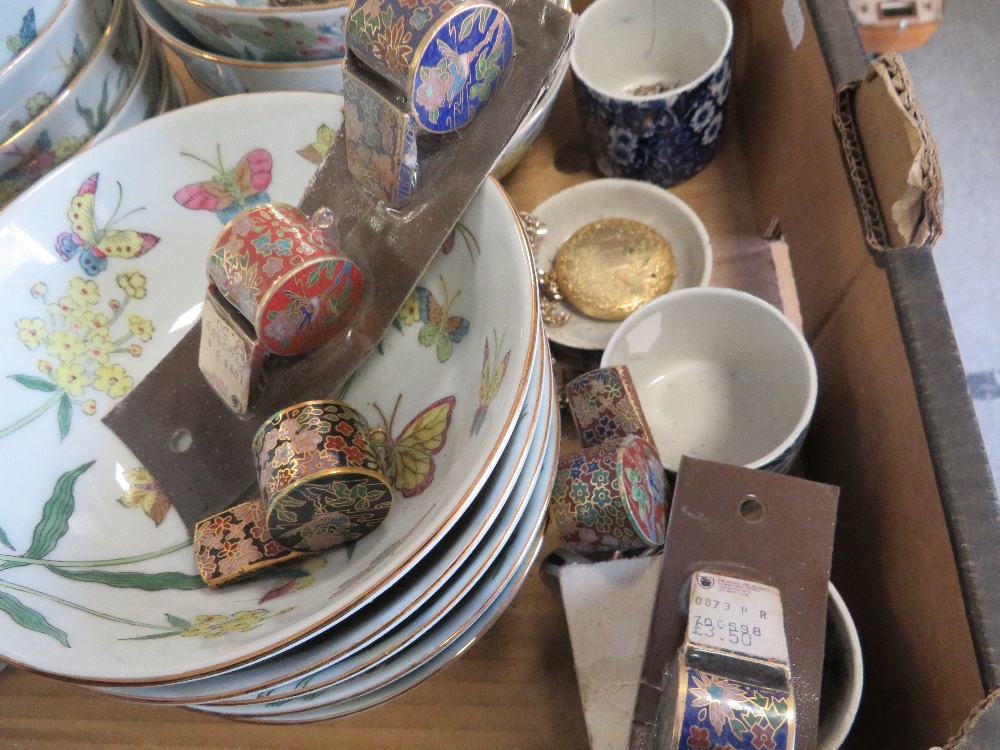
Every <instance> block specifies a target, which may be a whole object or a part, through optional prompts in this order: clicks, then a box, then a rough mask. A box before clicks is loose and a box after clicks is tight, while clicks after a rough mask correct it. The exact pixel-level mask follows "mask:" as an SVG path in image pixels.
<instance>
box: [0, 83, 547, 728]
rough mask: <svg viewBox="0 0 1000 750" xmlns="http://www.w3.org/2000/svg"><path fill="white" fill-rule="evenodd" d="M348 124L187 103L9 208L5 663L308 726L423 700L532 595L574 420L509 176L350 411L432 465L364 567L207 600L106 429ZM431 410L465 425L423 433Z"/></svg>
mask: <svg viewBox="0 0 1000 750" xmlns="http://www.w3.org/2000/svg"><path fill="white" fill-rule="evenodd" d="M340 104H341V100H340V99H339V98H338V97H336V96H334V95H327V94H312V93H272V94H255V95H248V96H242V97H228V98H225V99H218V100H213V101H210V102H206V103H204V104H200V105H197V106H193V107H187V108H184V109H181V110H178V111H177V112H173V113H170V114H168V115H166V116H164V117H158V118H156V119H154V120H151V121H149V122H147V123H143V124H142V125H140V126H138V127H135V128H133V129H131V130H129V131H128V132H126V133H123V134H121V135H119V136H117V137H115V138H113V139H110V140H108V141H106V142H104V143H102V144H100V145H98V146H97V147H95V148H93V149H91V150H88V151H87V152H85V153H83V154H80V155H78V156H77V157H75V158H74V159H73V160H71V161H70V162H68V163H67V164H65V165H63V167H61V168H60V169H59V170H57V171H56V172H54V173H53V174H51V175H50V177H49V178H48V179H46V180H45V181H44V182H43V183H41V184H39V185H36V186H35V187H34V188H33V189H32V190H30V191H28V192H26V193H25V194H24V195H23V196H22V197H21V198H20V199H19V200H17V201H16V202H14V203H13V204H11V205H10V206H9V207H8V209H7V210H6V211H5V212H4V213H3V214H0V264H3V266H4V267H5V268H8V269H10V270H9V273H8V274H7V275H6V277H5V278H4V280H3V281H2V284H3V287H4V291H5V292H6V294H4V295H2V297H0V299H3V303H2V307H0V320H7V321H8V324H7V326H6V327H7V329H8V331H10V333H9V335H8V336H6V337H3V336H0V351H2V352H3V355H4V357H3V360H4V367H5V369H6V372H4V373H2V374H3V375H7V376H8V377H0V391H2V392H3V393H2V395H3V396H5V397H6V398H2V399H0V447H2V448H3V449H4V452H3V456H4V458H3V462H2V464H0V471H2V473H3V480H4V482H5V485H6V487H7V492H8V496H9V497H13V498H17V502H16V503H8V504H7V505H6V506H5V508H4V510H3V511H2V512H0V544H2V545H3V548H0V552H2V553H3V554H0V658H2V659H3V660H6V661H9V662H11V663H14V664H16V665H20V666H22V667H25V668H29V669H32V670H35V671H39V672H43V673H45V674H49V675H51V676H53V677H57V678H60V679H64V680H69V681H72V682H76V683H80V684H84V685H87V686H90V687H93V688H94V689H97V690H100V691H102V692H105V693H110V694H113V695H118V696H121V697H123V698H127V699H131V700H139V701H151V702H162V703H170V704H176V705H185V706H190V707H192V708H196V709H198V710H201V711H207V712H212V713H219V714H225V715H228V716H232V717H236V718H243V719H248V720H255V721H266V722H292V721H312V720H318V719H325V718H331V717H335V716H341V715H344V714H347V713H351V712H354V711H358V710H361V709H364V708H368V707H371V706H373V705H376V704H378V703H380V702H382V701H385V700H387V699H389V698H391V697H393V696H394V695H396V694H398V693H400V692H402V691H404V690H406V689H407V688H409V687H411V686H413V685H415V684H416V683H418V682H419V681H421V680H422V679H424V678H426V677H427V676H428V675H430V674H432V673H433V672H435V671H436V670H438V669H440V668H441V667H442V666H444V665H445V664H447V663H448V662H449V661H450V660H451V659H452V658H454V657H455V656H456V655H458V654H459V653H461V652H462V650H463V649H465V648H466V647H467V646H468V645H469V644H470V643H472V642H473V641H474V640H475V639H476V638H477V637H478V636H479V634H480V633H482V632H483V630H484V629H485V628H486V627H488V626H489V624H490V623H491V622H493V621H494V619H495V618H496V617H497V616H498V615H499V614H500V612H501V611H502V610H503V609H504V607H506V606H507V604H508V603H509V602H510V600H511V599H512V597H513V596H514V595H515V593H516V592H517V590H518V588H519V586H520V584H521V582H522V581H523V579H524V577H525V575H526V574H527V571H528V569H529V567H530V565H531V563H532V561H533V559H534V557H535V555H536V553H537V551H538V548H539V546H540V539H541V531H542V524H543V519H544V516H545V509H546V505H547V499H548V495H549V492H550V489H551V484H552V479H553V476H554V472H555V462H556V452H557V446H558V420H557V404H556V399H555V398H554V391H553V380H552V373H551V363H550V361H549V354H548V350H547V348H546V346H545V345H544V337H543V336H542V335H541V323H540V320H539V309H538V299H537V296H536V290H535V285H534V283H533V282H534V269H533V265H532V261H531V256H530V252H529V249H528V246H527V242H526V239H525V236H524V232H523V229H522V227H521V224H520V221H519V218H518V216H517V213H516V211H515V210H514V208H513V206H512V205H511V204H510V202H509V201H508V199H507V198H506V196H505V195H504V193H503V191H502V189H501V188H500V187H499V185H498V184H497V183H496V182H494V181H492V180H491V181H488V182H487V183H485V184H484V186H483V187H482V188H481V189H480V191H479V192H478V194H477V195H476V196H475V198H474V199H473V201H472V203H471V205H470V206H469V208H468V209H467V210H466V212H465V213H464V214H463V217H462V219H461V220H460V222H459V224H458V226H457V228H456V231H455V234H454V236H453V237H452V239H451V240H449V241H448V242H446V243H445V245H444V247H443V248H442V252H440V253H439V254H438V256H437V258H436V259H435V260H434V262H433V264H432V266H431V268H430V269H429V270H428V272H427V273H426V274H425V275H424V277H423V278H422V280H421V281H420V282H419V283H418V290H417V293H416V294H415V295H414V296H413V298H412V299H411V300H410V301H409V302H408V303H407V304H406V305H404V307H403V308H402V309H401V310H400V313H399V316H398V318H397V320H396V324H395V325H394V326H393V327H392V328H390V329H389V331H388V333H387V334H386V336H385V338H384V339H383V341H382V343H381V345H380V347H379V349H378V350H377V351H376V352H375V353H373V354H372V356H371V357H370V358H369V360H368V361H367V362H366V363H365V364H364V365H363V366H362V368H361V369H360V370H359V371H358V372H357V373H356V375H355V377H354V378H352V380H351V381H350V382H349V385H348V386H347V387H346V390H345V391H344V392H342V393H340V394H336V395H337V396H338V397H340V398H342V399H343V400H346V401H348V402H349V403H351V404H352V405H354V406H355V407H356V408H358V409H359V410H360V411H361V412H362V413H363V414H364V415H365V416H366V418H367V419H368V420H369V422H370V423H372V425H373V426H379V425H382V426H384V427H386V428H387V431H388V432H389V433H390V434H391V436H392V438H393V440H394V441H395V444H396V445H400V446H401V445H404V444H405V445H406V446H407V447H411V448H416V449H418V450H424V451H426V453H427V457H428V458H429V461H428V462H427V463H426V464H423V465H422V466H417V467H416V468H415V469H414V470H415V471H417V472H418V473H419V474H420V475H419V476H418V477H415V479H416V480H417V481H416V484H417V486H418V487H422V488H423V489H422V490H421V491H420V492H417V493H412V492H411V493H408V494H409V496H404V495H403V494H402V493H397V496H396V497H395V500H394V504H393V507H392V510H391V512H390V514H389V516H388V518H387V519H386V521H385V522H384V523H383V524H382V526H380V527H379V528H378V529H377V530H376V531H374V532H373V533H371V534H370V535H368V536H366V537H364V538H363V539H361V540H359V541H358V542H357V543H355V544H354V545H353V546H352V547H351V548H350V549H342V548H337V549H334V550H331V551H329V552H327V553H325V554H323V555H321V556H319V557H315V558H310V559H308V560H305V561H299V562H296V563H293V564H291V566H289V567H285V568H283V569H279V570H277V571H275V572H274V573H273V574H272V575H269V576H267V577H263V578H259V579H257V580H254V581H251V582H248V583H243V584H238V585H235V586H231V587H227V588H223V589H219V590H209V589H206V588H204V587H202V586H200V579H199V578H198V577H197V575H196V573H195V565H194V558H193V552H192V547H191V546H190V537H189V534H188V532H187V530H186V529H185V528H184V527H183V524H182V523H181V521H180V519H179V517H178V516H177V515H176V514H175V513H173V512H172V511H171V510H170V506H169V499H167V498H165V497H164V496H163V494H162V492H160V491H159V490H158V488H157V486H156V484H155V482H154V481H153V479H152V478H151V477H149V476H148V474H146V473H145V472H144V470H142V469H141V467H139V466H138V464H137V462H136V460H135V458H134V457H133V456H132V455H131V453H130V452H129V451H128V449H127V448H126V447H125V446H124V445H123V444H122V443H121V442H120V441H118V439H117V438H116V437H115V436H114V435H113V434H112V433H111V432H110V431H109V430H108V429H106V428H105V427H104V426H103V424H102V423H101V422H100V421H99V417H100V415H102V414H104V413H106V412H107V411H108V410H109V409H111V408H112V407H113V406H114V403H115V402H116V401H117V400H118V399H119V398H121V397H122V396H123V395H124V394H125V393H126V392H127V391H128V390H129V389H130V388H131V387H133V386H134V384H135V383H136V382H138V381H139V380H140V379H141V378H142V377H143V375H144V374H145V373H147V372H149V370H150V369H151V368H152V366H153V365H154V364H155V363H156V362H157V361H158V360H159V359H160V358H162V356H163V355H164V354H165V353H166V352H167V351H168V350H169V349H170V348H171V347H172V346H173V345H174V344H175V343H176V342H177V341H179V339H180V338H181V337H182V336H183V335H184V333H185V332H186V331H187V330H188V329H189V328H190V326H191V325H192V324H193V323H194V322H195V321H196V320H197V318H198V315H199V313H200V308H201V302H202V298H203V295H204V288H205V270H204V269H205V259H206V257H207V254H208V250H209V249H210V246H211V244H212V242H213V240H214V239H215V237H216V235H217V234H218V232H219V230H220V228H221V226H222V224H223V223H224V222H225V221H227V220H228V218H229V217H231V216H232V215H233V214H234V213H236V212H237V211H239V210H240V209H241V208H243V207H245V206H248V205H252V204H255V203H260V202H264V201H268V200H270V201H286V202H290V203H296V202H297V201H298V200H299V198H300V197H301V194H302V191H303V189H304V187H305V186H306V184H307V182H308V181H309V178H310V177H311V175H312V173H313V171H314V170H315V163H316V161H317V160H318V155H319V154H320V153H321V152H322V150H323V143H324V142H325V141H326V139H327V135H326V134H328V133H329V132H331V131H332V130H335V129H336V128H338V127H339V124H340V116H339V110H340ZM151 175H155V176H156V179H150V176H151ZM195 193H198V194H199V195H200V197H201V198H202V200H200V201H197V202H193V201H190V200H188V199H189V198H190V197H191V196H192V195H193V194H195ZM67 208H69V209H70V213H71V214H72V221H73V226H72V227H70V218H68V217H67V216H66V209H67ZM112 234H114V237H115V239H116V240H117V241H118V242H119V244H120V245H122V246H123V247H125V250H124V251H123V252H121V253H119V254H111V255H110V256H109V257H108V258H107V261H108V264H107V267H106V268H105V269H104V270H102V271H98V272H97V273H96V275H94V276H90V274H89V272H88V271H87V270H86V269H91V270H93V269H95V265H94V264H93V263H90V262H87V263H85V264H81V263H78V260H77V259H78V258H85V257H86V255H87V254H88V253H91V254H96V253H99V252H100V251H101V248H102V247H105V245H103V244H102V243H103V242H105V240H107V239H109V238H110V237H111V235H112ZM264 272H266V269H265V271H264ZM0 327H2V326H0ZM192 377H198V375H197V374H192ZM432 410H438V413H441V412H440V410H444V412H445V413H446V414H447V418H446V419H441V420H434V421H433V424H432V423H430V422H428V421H424V420H423V419H422V416H423V415H425V414H427V413H429V412H430V411H432ZM430 433H433V434H430ZM442 439H443V442H441V441H442ZM439 442H441V444H440V446H438V443H439ZM248 451H249V446H248ZM39 456H44V457H45V463H44V464H43V465H42V466H41V467H40V468H37V469H33V470H32V471H24V467H25V466H39V462H38V457H39ZM410 479H414V477H410ZM411 484H412V482H411ZM2 613H6V615H4V614H2Z"/></svg>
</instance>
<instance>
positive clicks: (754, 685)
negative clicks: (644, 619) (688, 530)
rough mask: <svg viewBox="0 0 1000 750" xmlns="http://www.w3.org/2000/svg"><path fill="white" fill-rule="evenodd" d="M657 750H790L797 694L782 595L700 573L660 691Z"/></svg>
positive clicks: (749, 583)
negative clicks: (668, 677) (669, 672)
mask: <svg viewBox="0 0 1000 750" xmlns="http://www.w3.org/2000/svg"><path fill="white" fill-rule="evenodd" d="M659 732H660V736H659V742H658V744H657V747H658V748H659V749H660V750H690V748H692V747H699V748H701V747H704V748H713V747H730V748H733V750H760V749H761V748H768V749H769V750H794V747H795V696H794V692H793V690H792V683H791V677H790V671H789V657H788V645H787V642H786V637H785V629H784V619H783V614H782V609H781V596H780V592H779V591H778V590H777V589H776V588H774V587H772V586H767V585H764V584H761V583H758V582H756V581H751V580H744V579H741V578H734V577H731V576H723V575H717V574H715V573H713V572H710V571H699V572H697V573H695V574H694V575H693V576H692V578H691V592H690V595H689V606H688V624H687V632H686V635H685V640H684V644H683V645H682V646H681V648H680V650H679V651H678V656H677V659H676V661H675V663H674V665H673V675H672V679H671V681H670V682H669V683H668V689H667V690H666V691H665V692H664V694H663V704H662V706H661V724H660V728H659Z"/></svg>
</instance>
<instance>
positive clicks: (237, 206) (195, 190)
mask: <svg viewBox="0 0 1000 750" xmlns="http://www.w3.org/2000/svg"><path fill="white" fill-rule="evenodd" d="M181 153H182V154H183V155H184V156H188V157H190V158H192V159H196V160H197V161H200V162H201V163H202V164H206V165H208V166H209V167H211V168H212V169H214V170H215V176H214V177H213V178H212V179H211V180H205V181H204V182H195V183H192V184H190V185H185V186H184V187H182V188H181V189H180V190H178V191H177V192H176V193H174V200H175V201H177V202H178V203H180V204H181V205H182V206H184V207H185V208H190V209H191V210H192V211H211V212H213V213H214V214H215V215H216V216H217V217H218V218H219V221H221V222H222V223H223V224H226V223H227V222H229V221H230V220H231V219H233V218H234V217H235V216H236V215H237V214H239V213H241V212H242V211H245V210H246V209H248V208H252V207H253V206H258V205H260V204H261V203H267V202H268V201H269V200H271V199H270V197H269V196H268V194H267V188H268V186H269V185H270V184H271V167H272V165H273V160H272V159H271V154H270V153H268V152H267V151H265V150H264V149H262V148H255V149H253V150H252V151H250V152H249V153H248V154H247V155H246V156H244V157H243V158H242V159H240V160H239V161H238V162H237V163H236V166H235V167H233V168H232V169H226V167H225V165H224V164H223V162H222V146H221V145H220V146H219V147H218V150H217V153H216V163H215V164H213V163H212V162H210V161H207V160H205V159H202V158H201V157H200V156H195V155H194V154H189V153H186V152H183V151H182V152H181Z"/></svg>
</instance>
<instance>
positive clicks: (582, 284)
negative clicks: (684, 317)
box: [553, 218, 677, 320]
mask: <svg viewBox="0 0 1000 750" xmlns="http://www.w3.org/2000/svg"><path fill="white" fill-rule="evenodd" d="M553 270H554V271H555V274H554V276H555V278H556V280H557V283H558V285H559V293H560V294H561V295H562V296H563V297H564V298H565V300H566V301H567V302H568V303H569V304H571V305H572V306H573V307H575V308H576V309H577V310H579V311H580V312H582V313H583V314H584V315H589V316H590V317H592V318H598V319H599V320H624V319H625V318H627V317H628V316H629V314H630V313H632V312H633V311H635V310H637V309H638V308H639V307H641V306H642V305H644V304H645V303H646V302H649V301H650V300H651V299H653V298H654V297H659V296H660V295H661V294H665V293H666V292H667V291H668V290H669V289H670V286H671V284H673V283H674V278H675V277H676V276H677V266H676V264H675V263H674V253H673V250H672V248H671V246H670V242H669V241H668V240H667V239H666V238H665V237H664V236H663V235H662V234H660V233H659V232H657V231H656V230H655V229H653V228H652V227H650V226H648V225H646V224H643V223H642V222H640V221H635V220H633V219H619V218H611V219H599V220H597V221H594V222H591V223H590V224H586V225H585V226H583V227H581V228H580V229H578V230H577V231H576V232H574V233H573V234H572V235H571V236H570V237H569V239H567V240H566V241H565V242H564V243H563V244H562V246H561V247H560V248H559V251H558V253H556V259H555V265H554V268H553Z"/></svg>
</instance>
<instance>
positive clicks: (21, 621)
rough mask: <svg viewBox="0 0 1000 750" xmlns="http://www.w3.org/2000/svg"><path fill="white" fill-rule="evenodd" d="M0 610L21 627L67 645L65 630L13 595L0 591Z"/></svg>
mask: <svg viewBox="0 0 1000 750" xmlns="http://www.w3.org/2000/svg"><path fill="white" fill-rule="evenodd" d="M0 610H2V611H4V612H6V613H7V614H8V615H10V618H11V619H12V620H13V621H14V622H16V623H17V624H18V625H20V626H21V627H22V628H27V629H28V630H34V631H35V632H36V633H43V634H44V635H49V636H52V637H53V638H55V639H56V640H57V641H59V642H60V643H61V644H62V645H64V646H66V647H67V648H68V647H69V639H68V638H67V636H66V633H65V632H63V631H62V630H60V629H59V628H57V627H54V626H53V625H52V624H51V623H50V622H49V621H48V620H46V619H45V616H44V615H42V613H41V612H38V611H37V610H34V609H32V608H31V607H26V606H24V605H23V604H22V603H21V602H20V601H18V600H17V599H15V598H14V597H13V596H10V595H9V594H5V593H4V592H2V591H0Z"/></svg>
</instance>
